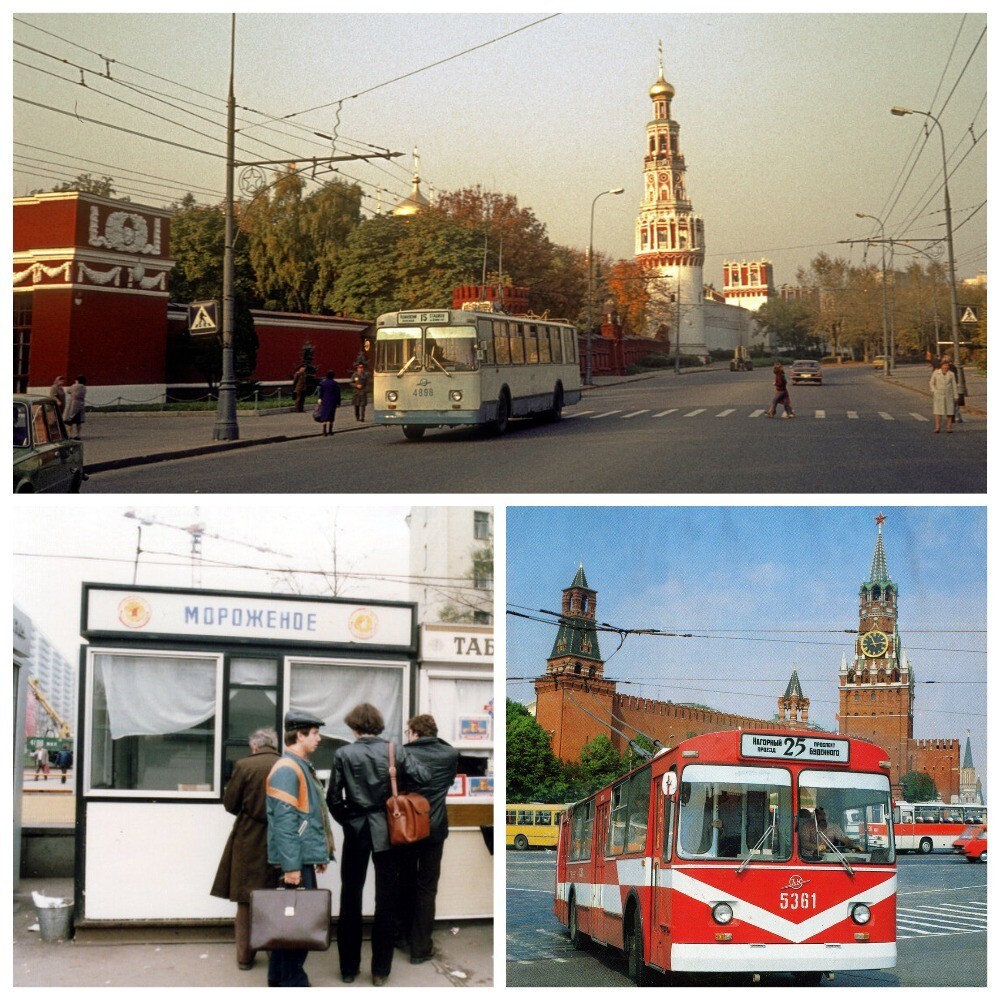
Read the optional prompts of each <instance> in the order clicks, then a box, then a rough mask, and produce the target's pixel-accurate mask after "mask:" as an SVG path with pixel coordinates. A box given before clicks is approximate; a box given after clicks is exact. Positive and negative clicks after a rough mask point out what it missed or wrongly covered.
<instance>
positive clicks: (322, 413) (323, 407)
mask: <svg viewBox="0 0 1000 1000" xmlns="http://www.w3.org/2000/svg"><path fill="white" fill-rule="evenodd" d="M338 406H340V386H339V385H337V383H336V382H335V381H334V380H333V372H327V373H326V378H325V379H323V381H322V382H320V384H319V402H318V403H317V404H316V408H317V410H318V412H319V415H318V416H317V418H316V419H317V420H319V422H320V423H321V424H322V425H323V436H324V437H326V436H327V435H328V434H332V433H333V418H334V417H336V415H337V407H338Z"/></svg>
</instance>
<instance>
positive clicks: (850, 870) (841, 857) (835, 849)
mask: <svg viewBox="0 0 1000 1000" xmlns="http://www.w3.org/2000/svg"><path fill="white" fill-rule="evenodd" d="M816 832H817V833H818V834H819V835H820V836H821V837H822V838H823V839H824V840H825V841H826V842H827V843H828V844H829V845H830V847H832V848H833V853H834V854H836V855H837V859H838V860H839V861H840V863H841V864H842V865H843V866H844V870H845V871H846V872H847V874H848V875H850V876H851V878H854V869H853V868H852V867H851V865H850V863H849V862H848V860H847V858H845V857H844V855H843V854H841V853H840V849H839V848H838V847H837V845H836V844H835V843H834V842H833V841H832V840H831V839H830V838H829V837H828V836H827V835H826V834H825V833H824V832H823V831H822V830H820V829H819V828H818V827H817V829H816Z"/></svg>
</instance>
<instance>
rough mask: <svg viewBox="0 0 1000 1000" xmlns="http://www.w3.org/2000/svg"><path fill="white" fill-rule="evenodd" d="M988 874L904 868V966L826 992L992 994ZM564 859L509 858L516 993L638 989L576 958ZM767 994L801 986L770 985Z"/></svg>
mask: <svg viewBox="0 0 1000 1000" xmlns="http://www.w3.org/2000/svg"><path fill="white" fill-rule="evenodd" d="M986 868H987V866H986V865H985V864H969V863H968V862H967V861H966V860H965V859H964V858H958V857H953V856H951V855H949V854H946V853H944V852H935V853H934V854H931V855H928V856H926V857H918V856H904V857H901V858H899V870H898V878H897V886H898V902H897V917H896V923H897V966H896V968H895V969H892V970H887V971H881V972H839V973H837V974H836V978H834V979H833V980H832V981H829V980H826V981H824V983H823V985H825V986H838V987H878V986H903V987H914V986H946V987H952V988H956V987H970V986H986ZM554 886H555V853H554V852H553V851H542V852H538V851H531V852H526V853H524V854H520V853H517V852H514V851H508V852H507V985H508V986H632V985H633V984H632V981H631V980H630V979H629V978H628V977H627V976H626V974H625V960H624V958H623V957H622V956H621V955H620V954H618V953H616V952H614V951H612V950H610V949H607V948H600V947H594V948H592V950H590V951H586V952H582V951H574V950H573V947H572V946H571V945H570V943H569V937H568V936H567V934H566V932H565V930H564V929H563V927H562V926H561V925H560V924H558V923H557V922H556V919H555V917H554V916H553V914H552V896H553V889H554ZM674 982H675V984H676V985H679V986H748V985H750V977H749V976H706V975H699V976H694V975H686V976H683V977H681V976H677V977H676V978H675V980H674ZM760 985H762V986H765V987H766V986H777V987H783V986H792V985H793V982H792V978H791V976H779V975H769V976H765V977H764V978H763V980H762V982H761V984H760Z"/></svg>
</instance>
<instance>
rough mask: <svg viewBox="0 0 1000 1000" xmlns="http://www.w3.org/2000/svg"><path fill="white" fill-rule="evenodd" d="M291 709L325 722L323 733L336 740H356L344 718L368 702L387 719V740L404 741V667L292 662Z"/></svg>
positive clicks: (289, 698) (385, 734)
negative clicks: (352, 710)
mask: <svg viewBox="0 0 1000 1000" xmlns="http://www.w3.org/2000/svg"><path fill="white" fill-rule="evenodd" d="M291 672H292V679H291V689H290V691H289V696H288V703H289V704H288V707H289V709H290V710H291V711H301V712H311V713H313V714H314V715H316V716H318V717H319V718H320V719H323V721H324V722H325V725H324V726H323V727H322V729H321V732H322V733H323V734H324V735H325V736H332V737H333V738H334V739H339V740H345V741H347V742H348V743H350V742H352V741H353V740H354V734H353V733H352V732H351V731H350V729H348V728H347V726H346V725H344V716H345V715H347V714H348V713H349V712H350V711H351V709H352V708H354V706H355V705H359V704H361V703H362V702H368V703H369V704H371V705H374V706H375V707H376V708H377V709H378V710H379V711H380V712H381V713H382V718H383V719H385V732H384V733H383V734H382V735H383V736H385V738H386V739H392V740H396V741H397V742H399V741H400V740H401V739H402V738H403V721H404V719H403V670H402V668H401V667H377V666H375V665H374V664H366V665H365V666H358V665H356V664H347V663H302V662H295V661H293V662H292V665H291Z"/></svg>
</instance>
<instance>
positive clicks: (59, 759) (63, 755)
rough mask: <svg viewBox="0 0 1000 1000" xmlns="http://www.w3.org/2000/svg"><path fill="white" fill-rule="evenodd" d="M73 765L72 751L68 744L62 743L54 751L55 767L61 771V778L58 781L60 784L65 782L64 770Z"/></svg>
mask: <svg viewBox="0 0 1000 1000" xmlns="http://www.w3.org/2000/svg"><path fill="white" fill-rule="evenodd" d="M72 766H73V751H72V750H70V748H69V744H68V743H64V744H63V745H62V746H61V747H60V748H59V749H58V750H57V751H56V767H58V768H59V770H60V771H62V780H61V781H60V782H59V784H60V785H65V784H66V772H67V771H68V770H69V769H70V768H71V767H72Z"/></svg>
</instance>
